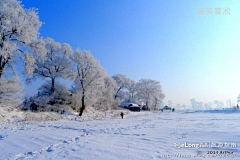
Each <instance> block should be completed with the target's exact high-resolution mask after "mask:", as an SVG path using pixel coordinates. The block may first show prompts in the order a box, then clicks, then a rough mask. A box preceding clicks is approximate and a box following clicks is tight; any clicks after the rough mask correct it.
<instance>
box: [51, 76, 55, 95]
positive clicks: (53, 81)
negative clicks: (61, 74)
mask: <svg viewBox="0 0 240 160" xmlns="http://www.w3.org/2000/svg"><path fill="white" fill-rule="evenodd" d="M54 85H55V79H54V78H52V87H51V92H52V93H53V92H54V90H55V88H54V87H55V86H54Z"/></svg>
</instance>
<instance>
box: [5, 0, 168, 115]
mask: <svg viewBox="0 0 240 160" xmlns="http://www.w3.org/2000/svg"><path fill="white" fill-rule="evenodd" d="M41 26H42V22H41V21H40V20H39V16H38V13H37V10H36V9H24V7H23V5H22V4H21V2H20V1H17V0H0V105H1V106H5V107H6V106H18V104H21V103H22V98H21V96H20V93H21V90H22V89H23V86H22V85H21V80H20V78H19V76H18V75H19V73H18V72H19V70H18V69H17V68H18V67H19V65H20V64H19V63H20V62H21V61H22V62H23V64H24V71H23V74H24V76H25V77H26V79H27V81H26V84H29V83H33V82H34V81H35V80H36V79H42V80H44V82H45V83H44V84H43V85H42V86H41V87H40V88H39V90H38V94H37V95H33V96H32V97H31V100H29V99H28V100H25V102H24V103H25V104H27V101H31V103H33V102H34V103H38V104H37V105H38V106H41V107H42V108H43V111H45V110H52V111H55V110H58V109H59V108H61V107H63V108H64V109H65V110H66V109H67V108H66V107H70V108H71V109H74V110H76V111H78V112H79V116H81V115H82V114H83V111H84V110H85V108H86V107H88V106H92V107H95V108H96V109H106V110H107V109H113V108H114V107H116V106H118V105H119V104H120V103H121V102H126V101H128V102H135V103H140V104H143V105H146V106H147V107H148V108H150V109H157V108H158V107H159V106H160V104H161V103H162V100H163V98H164V94H163V92H162V88H161V85H160V82H158V81H155V80H151V79H141V80H139V81H138V82H135V81H134V80H131V79H129V78H128V77H126V76H125V75H122V74H117V75H114V76H112V77H110V76H108V75H107V74H106V70H105V69H104V68H103V67H102V66H101V65H100V63H99V62H98V61H97V60H96V59H95V58H94V56H93V55H92V54H91V53H90V51H87V50H79V49H76V50H73V49H72V47H71V46H70V45H69V44H67V43H59V42H56V41H55V40H54V39H52V38H49V37H48V38H43V37H41V36H40V33H39V29H40V27H41ZM59 79H65V80H70V81H72V82H73V85H72V86H71V88H70V89H68V88H67V87H66V86H65V85H64V84H61V83H60V82H59V81H58V80H59Z"/></svg>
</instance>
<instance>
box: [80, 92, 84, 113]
mask: <svg viewBox="0 0 240 160" xmlns="http://www.w3.org/2000/svg"><path fill="white" fill-rule="evenodd" d="M84 98H85V95H84V92H83V95H82V107H81V108H80V112H79V116H80V117H81V116H82V114H83V111H84V109H85V103H84Z"/></svg>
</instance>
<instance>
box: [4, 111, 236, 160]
mask: <svg viewBox="0 0 240 160" xmlns="http://www.w3.org/2000/svg"><path fill="white" fill-rule="evenodd" d="M185 142H187V143H188V144H198V143H203V142H207V143H211V142H223V143H225V142H229V143H236V144H237V145H240V114H239V113H229V114H225V113H214V112H213V113H188V114H183V113H161V112H157V113H149V112H145V113H134V114H133V115H129V116H127V117H125V118H124V119H120V116H119V117H116V118H111V119H106V120H93V121H80V120H59V121H52V122H14V123H12V122H11V123H7V122H5V123H1V125H0V159H44V160H45V159H54V160H56V159H57V160H59V159H71V160H72V159H86V160H91V159H94V160H96V159H97V160H109V159H117V160H125V159H132V160H137V159H144V160H149V159H171V160H174V159H189V160H193V159H196V160H197V159H198V160H200V159H219V158H216V157H215V158H208V157H207V156H208V154H207V151H218V152H220V151H231V152H234V156H235V158H234V159H236V160H239V159H240V148H239V146H237V147H234V148H211V147H207V148H200V149H196V148H181V149H176V148H174V143H177V144H180V143H185ZM176 154H181V156H182V157H177V156H176ZM163 156H173V157H170V158H167V157H165V158H164V157H163ZM179 156H180V155H179ZM183 156H191V157H188V158H186V157H183ZM194 156H195V157H194ZM200 156H206V157H205V158H203V157H200ZM220 159H224V160H225V159H228V160H229V159H232V158H229V157H228V158H227V157H225V158H220Z"/></svg>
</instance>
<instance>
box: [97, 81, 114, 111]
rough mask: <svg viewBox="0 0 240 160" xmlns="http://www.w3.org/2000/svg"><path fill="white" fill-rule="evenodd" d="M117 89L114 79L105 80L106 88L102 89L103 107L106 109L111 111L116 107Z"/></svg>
mask: <svg viewBox="0 0 240 160" xmlns="http://www.w3.org/2000/svg"><path fill="white" fill-rule="evenodd" d="M116 88H117V84H116V82H115V80H114V79H113V78H112V77H108V76H107V77H105V78H104V86H103V87H102V97H101V99H100V100H101V106H102V107H104V108H105V109H111V107H113V106H114V105H116V100H115V98H114V96H115V89H116Z"/></svg>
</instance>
